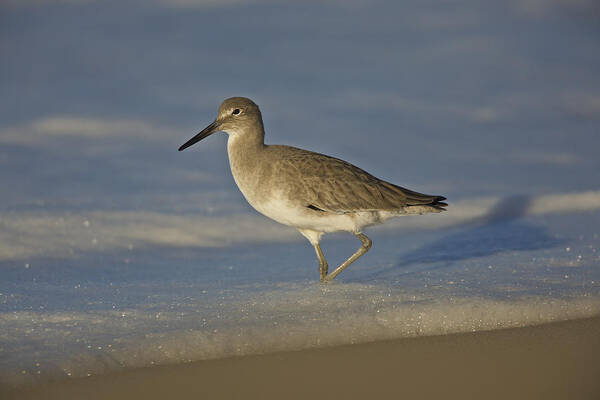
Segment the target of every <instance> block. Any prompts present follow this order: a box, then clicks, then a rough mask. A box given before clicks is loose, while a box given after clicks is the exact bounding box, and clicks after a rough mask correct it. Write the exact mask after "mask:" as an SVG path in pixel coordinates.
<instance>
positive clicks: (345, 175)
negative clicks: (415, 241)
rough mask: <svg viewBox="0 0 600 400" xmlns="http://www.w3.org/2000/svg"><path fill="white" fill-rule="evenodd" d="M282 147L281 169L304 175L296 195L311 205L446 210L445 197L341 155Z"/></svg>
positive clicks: (327, 208)
mask: <svg viewBox="0 0 600 400" xmlns="http://www.w3.org/2000/svg"><path fill="white" fill-rule="evenodd" d="M273 147H279V149H275V150H278V152H279V153H280V154H279V156H280V157H278V160H279V161H278V164H279V165H278V166H277V167H278V168H280V169H279V170H280V171H285V170H290V169H293V170H295V174H294V175H295V176H296V177H298V176H301V177H302V183H301V184H299V185H296V188H297V192H298V193H296V194H295V195H296V196H297V197H299V198H301V199H302V200H303V201H305V202H307V203H308V204H307V206H309V205H310V206H313V207H317V208H319V209H321V210H324V211H330V212H336V213H348V212H356V211H375V210H389V211H394V210H403V209H405V208H406V207H410V206H424V205H425V206H432V207H434V208H435V209H436V210H440V211H441V210H443V207H445V206H446V204H445V203H442V202H441V201H442V200H445V198H444V197H442V196H432V195H427V194H422V193H418V192H414V191H412V190H408V189H405V188H403V187H401V186H397V185H394V184H392V183H389V182H386V181H383V180H381V179H378V178H376V177H374V176H373V175H371V174H369V173H368V172H366V171H363V170H362V169H360V168H358V167H356V166H354V165H352V164H350V163H348V162H346V161H344V160H340V159H338V158H334V157H329V156H326V155H323V154H319V153H313V152H310V151H306V150H302V149H297V148H294V147H287V146H273Z"/></svg>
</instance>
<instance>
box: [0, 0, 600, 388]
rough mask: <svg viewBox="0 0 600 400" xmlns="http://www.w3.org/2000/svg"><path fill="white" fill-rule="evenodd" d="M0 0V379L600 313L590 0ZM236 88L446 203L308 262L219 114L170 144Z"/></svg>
mask: <svg viewBox="0 0 600 400" xmlns="http://www.w3.org/2000/svg"><path fill="white" fill-rule="evenodd" d="M2 7H3V9H2V17H1V18H2V24H0V26H2V28H0V29H1V30H2V35H0V37H1V39H0V41H1V43H2V47H1V49H0V51H1V52H2V54H3V55H4V57H3V63H2V72H1V74H0V79H1V80H2V87H3V90H2V92H0V104H1V105H2V107H0V110H1V111H0V113H1V115H2V118H1V119H0V121H1V122H0V165H1V166H2V167H1V168H0V181H1V182H2V186H3V190H2V196H1V197H0V328H1V329H0V382H4V383H6V384H17V383H23V382H32V381H44V380H47V379H51V378H55V377H61V376H85V375H87V374H95V373H100V372H103V371H107V370H111V369H118V368H129V367H134V366H145V365H152V364H159V363H172V362H186V361H190V360H198V359H203V358H215V357H224V356H229V355H235V354H252V353H257V352H267V351H276V350H284V349H301V348H307V347H315V346H326V345H336V344H342V343H352V342H360V341H372V340H379V339H384V338H396V337H403V336H414V335H433V334H444V333H449V332H462V331H471V330H482V329H493V328H502V327H511V326H523V325H530V324H536V323H541V322H546V321H554V320H561V319H569V318H577V317H584V316H589V315H593V314H597V313H598V312H600V254H599V253H598V248H599V246H600V238H599V235H600V232H599V231H598V228H597V227H598V226H599V225H600V221H599V219H600V214H599V213H598V210H599V209H600V187H599V186H598V178H597V171H599V170H600V161H599V160H598V157H597V155H596V153H597V149H598V147H599V145H600V138H599V136H598V128H599V125H600V119H599V115H600V82H599V80H598V78H597V71H598V67H599V66H600V55H598V52H597V51H596V49H597V46H598V40H599V39H600V37H599V36H598V29H597V28H598V27H597V23H596V20H595V19H594V18H593V15H594V12H596V8H595V6H594V5H593V4H592V2H589V3H586V2H577V5H574V6H560V5H556V4H554V2H543V1H542V2H533V3H532V2H529V3H521V2H515V3H511V4H503V5H498V4H494V3H492V2H489V3H480V2H469V1H465V2H459V3H457V4H453V5H452V6H451V7H450V6H448V7H444V6H440V5H439V4H437V3H435V4H433V3H432V4H428V3H423V2H415V3H410V2H407V3H402V4H397V3H392V2H390V3H386V2H381V3H375V5H373V4H372V3H369V5H367V4H366V3H365V4H363V3H361V2H354V3H352V5H344V4H339V3H335V2H332V3H327V4H325V5H317V4H303V3H300V2H298V3H286V4H270V3H268V2H265V3H261V4H252V5H240V4H234V3H229V4H224V5H220V6H217V5H214V4H212V5H209V4H208V3H206V4H205V3H203V2H200V1H198V2H175V1H169V0H163V1H160V2H156V3H154V4H149V3H139V4H137V3H135V2H133V3H130V4H128V5H126V6H123V5H122V4H121V3H118V4H117V3H114V4H111V3H110V2H109V3H106V2H102V3H100V2H94V1H90V2H82V3H62V2H51V3H49V4H46V5H39V4H37V3H35V4H34V3H28V2H19V3H14V4H12V3H7V4H6V5H3V6H2ZM148 21H152V23H151V24H149V23H148ZM48 37H52V40H50V41H49V40H47V38H48ZM232 95H245V96H248V97H251V98H253V99H254V100H255V101H256V102H257V103H258V104H259V105H260V106H261V108H262V110H263V117H264V120H265V125H266V129H267V142H269V143H286V144H292V145H297V146H301V147H304V148H308V149H312V150H317V151H320V152H323V153H326V154H330V155H334V156H337V157H341V158H344V159H346V160H348V161H350V162H353V163H355V164H357V165H359V166H361V167H363V168H365V169H366V170H368V171H369V172H371V173H373V174H375V175H377V176H379V177H381V178H384V179H388V180H390V181H392V182H395V183H398V184H401V185H403V186H407V187H409V188H411V189H415V190H419V191H423V192H430V193H435V194H438V193H439V194H443V195H445V196H447V197H448V198H449V202H450V207H449V211H448V212H447V213H445V214H444V215H428V216H422V217H420V216H415V217H406V218H400V219H397V220H395V221H391V222H390V223H389V224H386V225H385V226H382V227H377V228H373V229H370V230H368V231H367V234H369V236H370V237H371V238H372V239H373V242H374V246H373V249H372V250H371V251H370V252H369V253H368V254H367V255H365V256H363V257H362V258H361V259H360V260H358V261H357V262H356V263H355V264H353V265H352V266H351V267H350V268H349V269H348V270H346V271H344V272H343V274H341V275H340V276H339V277H338V278H337V279H336V282H334V283H333V284H331V285H320V284H318V283H317V278H318V270H317V263H316V259H315V257H314V252H313V249H312V248H311V247H310V245H309V244H308V243H307V242H306V241H305V240H304V239H303V238H302V237H301V236H300V235H299V234H298V233H297V232H295V231H294V230H293V229H290V228H286V227H283V226H280V225H278V224H276V223H274V222H271V221H269V220H267V219H266V218H264V217H262V216H260V215H258V214H257V213H256V212H254V211H253V210H252V209H251V208H250V206H248V205H247V204H246V203H245V201H244V200H243V198H242V196H241V194H240V193H239V192H238V190H237V188H236V187H235V185H234V182H233V180H232V179H231V175H230V172H229V169H228V165H227V159H226V154H225V137H224V136H223V135H221V136H219V135H214V136H212V137H211V138H209V139H207V140H205V141H204V142H202V143H199V144H197V145H196V146H194V147H193V148H191V149H189V150H187V151H186V152H184V153H178V152H177V151H176V150H177V148H178V147H179V145H181V144H182V143H183V142H185V141H186V140H187V139H188V138H189V137H191V136H193V135H194V134H195V133H196V132H198V131H199V130H200V129H202V128H203V127H204V126H205V125H206V124H208V123H209V122H210V121H211V120H212V118H214V114H215V112H216V108H217V106H218V103H219V102H220V101H221V100H222V99H223V98H225V97H228V96H232ZM323 243H324V252H325V255H326V256H327V258H328V260H329V262H330V265H332V266H333V265H335V264H337V263H338V262H341V261H342V260H343V259H344V258H345V257H347V256H348V255H349V254H351V253H352V251H354V249H355V248H356V247H357V246H358V242H357V241H356V240H355V239H354V238H353V237H352V236H350V235H344V234H340V235H330V236H327V237H326V238H325V240H324V242H323Z"/></svg>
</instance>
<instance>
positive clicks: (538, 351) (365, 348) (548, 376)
mask: <svg viewBox="0 0 600 400" xmlns="http://www.w3.org/2000/svg"><path fill="white" fill-rule="evenodd" d="M0 397H2V398H7V399H65V400H66V399H86V400H90V399H165V398H168V399H188V398H194V399H196V398H217V399H220V398H224V399H275V398H277V399H309V398H312V399H325V398H326V399H342V398H343V399H370V398H405V399H408V398H411V399H430V398H431V399H433V398H435V399H590V400H591V399H600V317H596V318H590V319H581V320H573V321H564V322H558V323H553V324H547V325H541V326H535V327H527V328H516V329H505V330H498V331H491V332H476V333H468V334H457V335H445V336H435V337H421V338H410V339H399V340H393V341H385V342H376V343H367V344H360V345H350V346H340V347H334V348H326V349H316V350H306V351H297V352H286V353H276V354H266V355H257V356H248V357H236V358H228V359H220V360H208V361H200V362H195V363H190V364H183V365H173V366H160V367H153V368H142V369H137V370H130V371H126V372H118V373H112V374H106V375H101V376H93V377H90V378H82V379H69V380H65V381H61V382H53V383H49V384H45V385H40V386H36V387H30V388H20V389H19V390H18V391H12V392H9V393H6V392H5V393H4V394H2V393H1V392H0Z"/></svg>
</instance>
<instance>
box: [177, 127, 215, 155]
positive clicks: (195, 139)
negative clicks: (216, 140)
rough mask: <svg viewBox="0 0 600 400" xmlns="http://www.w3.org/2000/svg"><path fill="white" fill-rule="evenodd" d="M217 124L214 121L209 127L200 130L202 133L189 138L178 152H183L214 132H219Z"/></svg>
mask: <svg viewBox="0 0 600 400" xmlns="http://www.w3.org/2000/svg"><path fill="white" fill-rule="evenodd" d="M219 126H220V125H219V123H218V122H217V121H214V122H213V123H212V124H210V125H209V126H207V127H206V128H204V129H202V132H200V133H199V134H197V135H196V136H194V137H193V138H191V139H190V140H188V141H187V142H185V143H184V144H183V145H182V146H181V147H180V148H179V151H181V150H185V149H187V148H188V147H190V146H191V145H193V144H195V143H198V142H199V141H201V140H202V139H204V138H205V137H207V136H210V135H212V134H213V133H215V132H218V131H219Z"/></svg>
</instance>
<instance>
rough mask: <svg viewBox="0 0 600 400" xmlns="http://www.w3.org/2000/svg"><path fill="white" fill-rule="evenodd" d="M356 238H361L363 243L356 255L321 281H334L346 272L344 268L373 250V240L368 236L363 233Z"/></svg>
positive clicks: (356, 234) (357, 234)
mask: <svg viewBox="0 0 600 400" xmlns="http://www.w3.org/2000/svg"><path fill="white" fill-rule="evenodd" d="M354 236H356V237H357V238H359V239H360V241H361V243H362V244H361V245H360V247H359V248H358V250H356V251H355V252H354V254H352V255H351V256H350V257H348V259H347V260H346V261H344V262H343V263H342V264H341V265H340V266H339V267H337V268H336V269H334V270H333V272H331V273H330V274H329V275H326V276H325V278H323V279H321V280H324V281H331V280H333V278H335V277H336V276H337V275H338V274H339V273H340V272H342V271H343V270H344V268H346V267H347V266H348V265H350V264H352V263H353V262H354V261H356V260H357V259H358V257H360V256H362V255H363V254H365V253H366V252H367V251H369V249H370V248H371V244H372V243H373V242H371V239H369V238H368V237H367V236H366V235H364V234H362V233H355V234H354Z"/></svg>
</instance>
